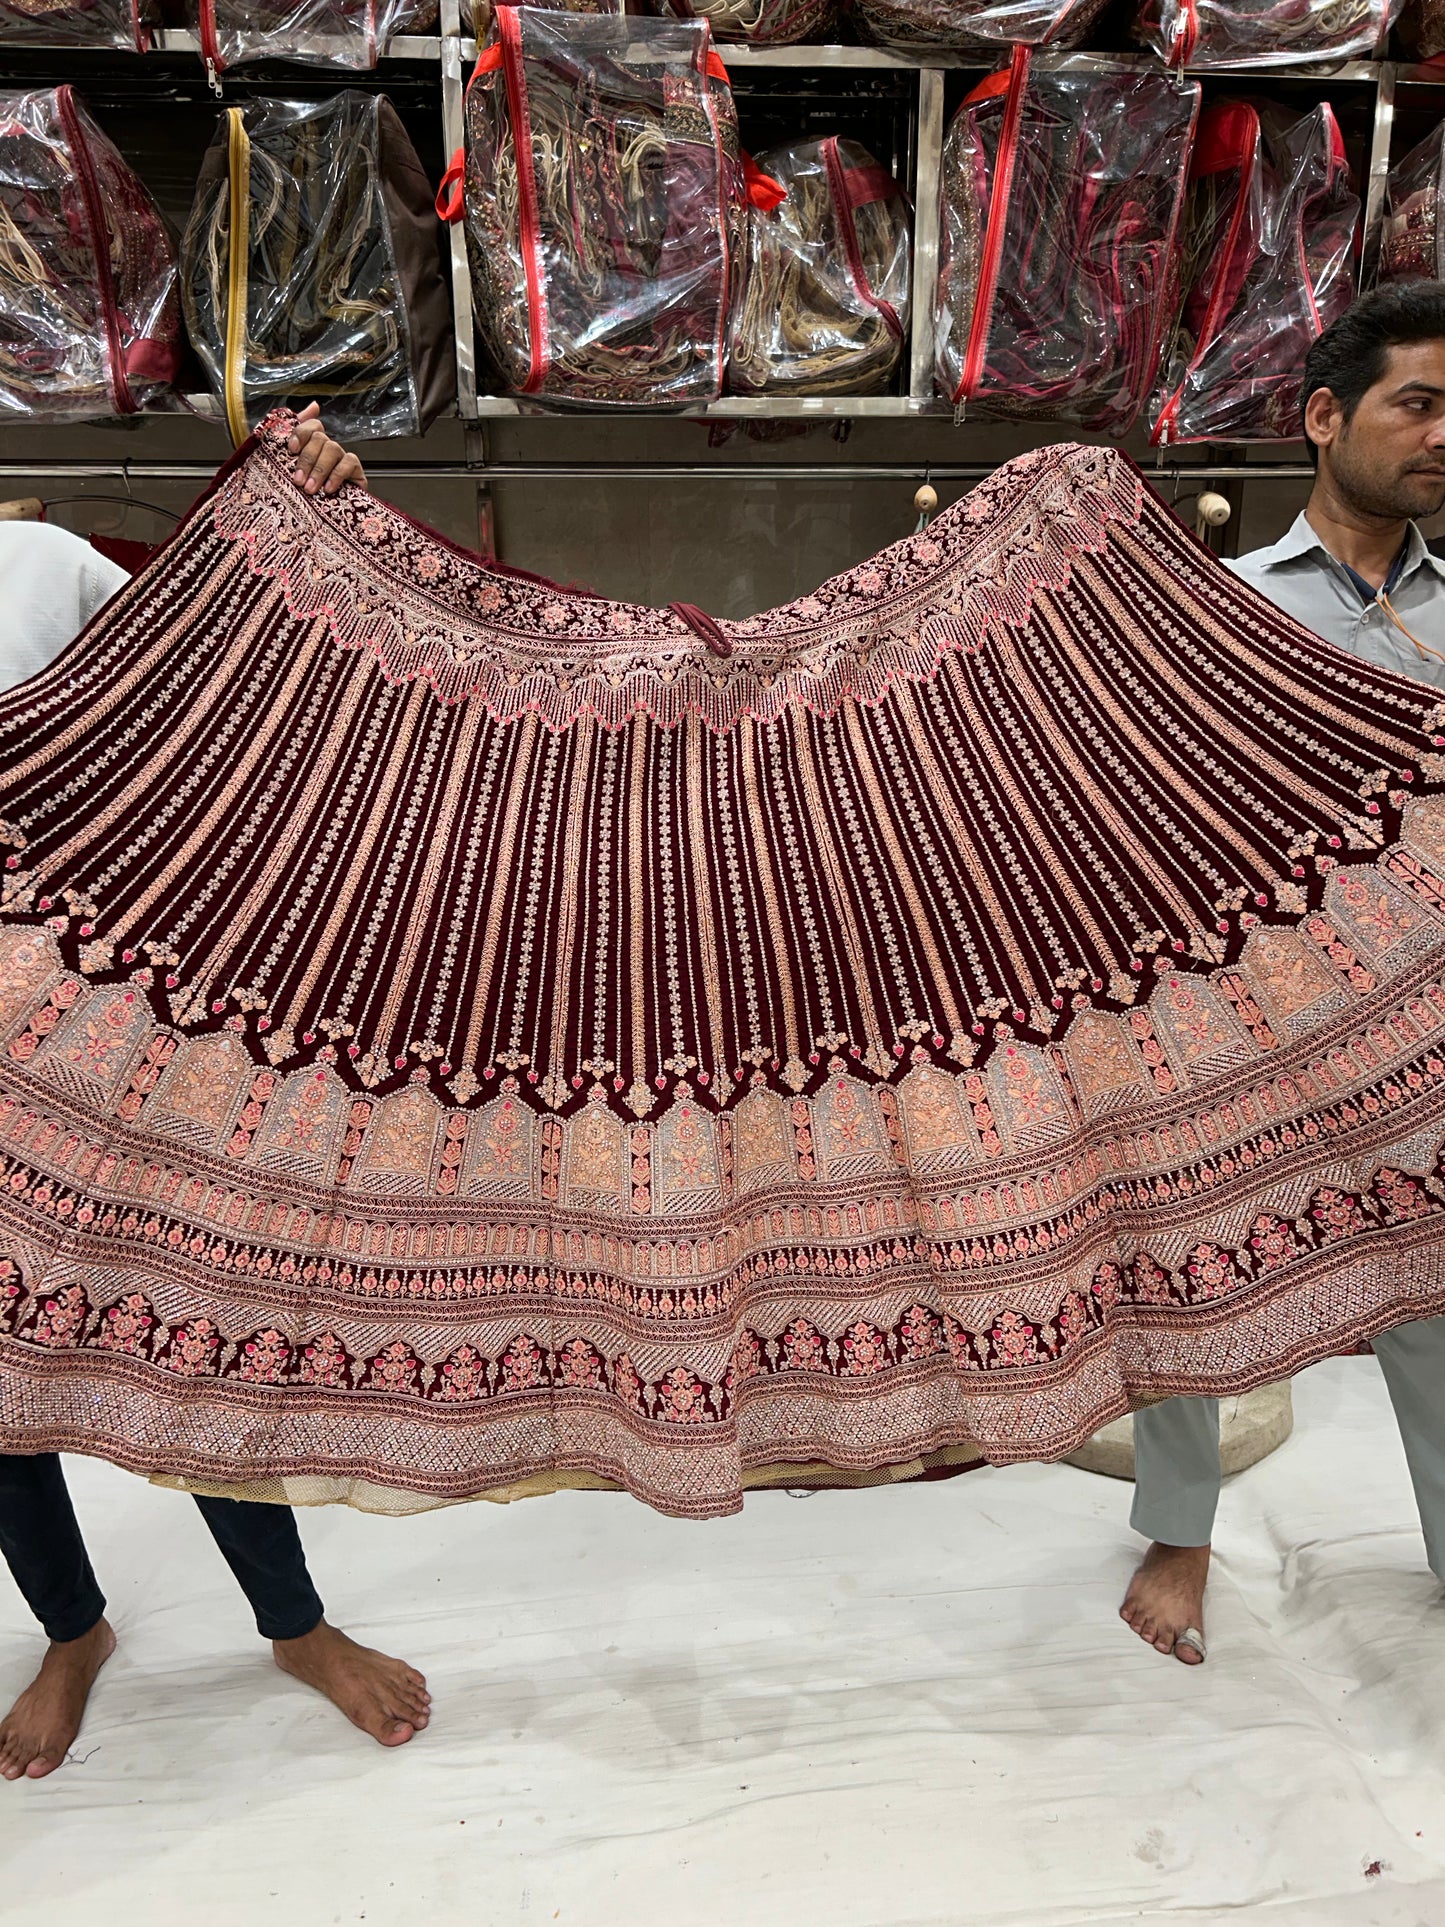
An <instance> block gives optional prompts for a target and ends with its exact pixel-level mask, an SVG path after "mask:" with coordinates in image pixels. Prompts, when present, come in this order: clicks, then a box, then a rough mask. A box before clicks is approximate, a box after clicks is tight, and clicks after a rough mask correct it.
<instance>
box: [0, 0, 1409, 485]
mask: <svg viewBox="0 0 1445 1927" xmlns="http://www.w3.org/2000/svg"><path fill="white" fill-rule="evenodd" d="M157 46H158V51H160V52H162V53H165V54H168V55H176V54H186V55H191V56H195V57H197V58H199V55H200V47H199V42H198V40H197V37H196V36H195V35H194V34H191V33H185V32H176V31H170V32H165V33H162V34H160V35H158V36H157ZM23 51H24V52H26V53H33V52H36V51H41V52H46V51H48V52H49V53H50V54H51V55H57V54H64V53H67V52H74V51H75V50H74V49H65V48H60V47H55V46H52V47H50V48H49V49H48V50H47V49H37V47H36V46H35V44H34V43H30V44H29V45H27V46H26V47H25V48H24V49H23ZM719 51H720V52H721V54H722V57H723V59H724V61H725V63H726V64H727V66H728V67H729V68H730V69H731V70H732V71H733V73H734V74H735V76H736V77H737V78H738V79H739V80H740V81H741V82H743V84H744V86H745V85H746V82H747V81H748V80H750V79H751V77H752V76H754V75H765V74H767V73H769V72H776V73H787V72H789V71H791V72H792V73H793V74H795V75H796V74H799V73H810V74H831V75H834V76H843V75H846V74H848V73H849V72H857V73H862V72H867V71H873V72H878V71H892V72H894V73H900V74H907V75H911V76H912V84H911V87H910V90H909V95H910V99H909V113H910V116H911V122H912V130H911V134H912V137H911V140H910V143H909V145H910V148H911V151H912V154H913V167H912V178H911V179H910V180H908V181H907V183H906V185H907V187H908V189H909V191H910V194H911V197H912V200H913V205H914V210H915V214H914V246H913V283H912V322H911V330H910V340H909V344H908V353H907V358H906V364H905V369H904V379H903V381H901V383H900V387H901V388H902V392H898V393H893V394H883V395H867V396H851V397H850V396H846V395H830V396H820V397H806V396H766V395H765V396H724V397H723V398H722V399H720V400H718V401H715V402H712V403H711V404H709V405H707V406H706V407H700V408H695V409H691V410H687V411H685V413H686V414H687V415H689V416H692V417H694V418H696V417H702V418H704V419H709V420H720V421H727V420H734V421H736V420H740V419H753V420H759V419H761V420H792V421H799V422H807V421H818V422H825V421H840V420H843V421H857V422H868V421H880V422H881V421H904V420H917V421H925V420H927V421H930V422H933V423H939V422H946V421H948V420H949V419H950V418H952V416H953V414H954V411H953V408H952V406H951V404H950V403H949V402H948V401H946V400H944V399H942V398H940V397H939V396H937V395H936V394H935V392H934V375H933V359H934V357H933V334H932V317H933V301H934V291H935V284H936V278H937V270H938V246H939V207H938V186H939V178H940V172H941V164H942V153H943V141H944V134H945V104H946V88H947V82H948V76H949V74H950V72H951V71H957V70H964V71H973V72H977V73H980V74H982V73H986V72H988V71H989V70H990V69H991V68H994V67H997V66H998V65H999V64H1001V63H1002V62H1003V61H1004V60H1005V59H1006V55H1007V49H1005V48H1002V47H1000V48H999V49H998V51H997V55H996V56H992V57H991V56H990V55H989V54H987V53H978V52H969V53H959V54H953V55H948V54H931V55H927V56H920V57H917V58H914V57H910V56H907V55H903V54H898V53H894V52H890V51H887V50H885V49H882V48H877V47H855V46H794V47H777V48H767V47H748V46H737V45H723V46H721V47H720V49H719ZM476 52H477V46H476V42H475V40H473V39H471V38H470V37H469V36H467V35H464V33H463V32H462V25H461V15H460V0H441V4H440V17H439V21H438V32H437V33H436V34H435V35H432V36H427V37H410V38H406V39H399V40H396V41H394V42H392V44H391V45H390V47H389V48H388V49H387V52H386V53H385V55H384V56H383V66H384V67H386V66H391V65H392V64H393V63H395V62H406V63H410V64H411V66H412V68H413V69H415V68H417V67H418V66H422V67H430V68H432V69H434V70H435V72H436V75H437V79H438V81H439V92H440V103H441V136H442V143H443V152H444V154H445V155H446V156H450V154H452V153H453V152H455V150H456V149H457V148H458V147H459V146H460V145H461V144H462V141H463V134H464V126H463V99H464V90H465V84H466V77H467V74H468V72H469V70H470V67H471V64H472V62H473V61H474V60H475V58H476ZM5 53H6V50H5V49H4V48H3V47H0V85H3V84H5V81H4V78H3V76H4V74H5V66H6V61H5ZM119 58H120V61H121V62H122V63H124V66H125V70H126V71H127V72H128V73H136V74H139V73H141V72H143V69H144V61H145V56H134V57H132V56H124V55H122V56H120V57H119ZM132 59H133V60H134V63H135V64H134V65H133V66H132V65H131V61H132ZM1154 64H1155V63H1153V62H1151V61H1150V60H1149V58H1148V57H1147V56H1144V55H1131V54H1095V53H1074V54H1044V53H1041V54H1040V55H1038V56H1037V60H1036V65H1037V66H1039V67H1041V68H1051V69H1058V70H1064V71H1071V72H1119V71H1129V70H1137V69H1140V68H1144V67H1149V66H1153V65H1154ZM110 71H111V77H112V78H114V77H115V74H116V71H117V70H116V69H111V70H110ZM317 71H319V70H312V74H313V76H314V74H315V73H316V72H317ZM249 72H250V70H248V76H249ZM1197 77H1198V78H1201V79H1204V80H1205V81H1207V82H1208V83H1209V84H1210V85H1211V86H1212V87H1215V88H1242V89H1245V90H1254V91H1258V90H1260V88H1261V87H1269V86H1271V85H1276V84H1278V83H1281V82H1287V83H1289V84H1290V85H1291V86H1293V85H1295V84H1297V83H1299V82H1310V81H1318V82H1319V83H1321V86H1322V87H1328V88H1329V89H1331V90H1334V89H1337V88H1342V87H1344V88H1351V89H1354V88H1358V89H1360V90H1362V91H1363V90H1369V94H1370V118H1369V129H1370V132H1369V144H1368V153H1367V155H1366V157H1365V167H1364V190H1365V207H1364V239H1363V282H1364V285H1369V283H1370V281H1371V280H1372V278H1373V274H1374V269H1375V263H1376V261H1377V258H1378V252H1379V241H1380V230H1381V221H1382V216H1383V212H1384V197H1385V183H1386V177H1387V175H1388V172H1389V167H1390V162H1391V158H1392V155H1391V136H1392V132H1393V129H1394V122H1395V113H1396V104H1397V101H1398V99H1399V98H1400V94H1399V90H1400V89H1401V88H1402V87H1406V88H1429V89H1433V90H1434V91H1435V92H1436V94H1438V102H1439V106H1438V111H1439V113H1440V114H1441V116H1442V117H1445V74H1442V75H1439V76H1437V75H1434V74H1432V73H1430V72H1429V71H1428V70H1422V69H1418V68H1409V67H1405V66H1402V65H1400V64H1398V63H1395V62H1392V61H1389V60H1385V59H1378V60H1352V61H1344V62H1335V63H1333V64H1328V63H1324V64H1320V65H1317V66H1312V67H1299V68H1288V69H1280V68H1268V67H1257V68H1251V69H1241V70H1235V71H1232V72H1230V73H1227V74H1219V73H1208V74H1205V73H1200V74H1198V75H1197ZM335 78H336V84H337V85H338V86H345V85H348V84H355V77H354V76H352V75H347V74H341V73H338V74H337V75H336V77H335ZM10 84H16V83H15V82H14V81H11V82H10ZM276 84H277V86H278V87H284V85H285V83H284V82H278V83H276ZM223 85H224V77H223ZM1433 109H1434V102H1433V101H1432V111H1433ZM450 266H451V274H452V287H453V295H454V308H455V323H456V348H457V372H458V412H459V414H460V416H461V418H462V421H463V424H464V425H465V427H466V429H467V459H466V461H465V462H462V463H456V462H436V463H428V462H425V461H423V462H410V463H406V462H397V463H390V464H389V463H387V462H386V460H385V459H384V458H381V459H377V460H374V461H373V462H372V464H371V466H372V467H373V469H374V470H375V472H377V473H378V474H385V473H388V472H391V471H392V470H394V471H395V473H396V474H397V475H398V476H399V477H400V476H402V475H412V474H415V475H422V474H441V473H470V474H472V475H474V476H478V477H487V476H492V477H496V478H498V479H500V478H502V477H503V476H506V477H519V476H524V475H532V474H537V475H540V474H557V475H561V474H564V473H570V474H588V473H593V474H602V473H609V474H622V473H638V474H643V473H646V474H653V475H659V476H660V475H662V474H664V473H678V474H682V473H688V474H693V475H701V474H706V473H712V474H720V475H739V474H745V475H757V476H763V477H766V476H770V475H777V476H781V475H783V474H784V473H788V474H791V475H793V476H795V477H797V476H802V475H805V474H809V473H817V474H823V473H828V474H831V475H834V476H836V475H838V474H839V473H840V472H846V473H852V472H855V471H856V472H857V473H859V474H862V473H864V472H869V473H873V474H882V473H889V472H897V473H907V472H910V470H909V468H908V465H907V464H904V463H897V464H890V465H878V464H874V465H871V466H869V467H868V468H866V469H865V468H862V467H858V465H856V464H853V463H851V462H848V461H846V460H845V461H839V462H831V463H829V464H827V465H826V467H825V466H823V465H816V466H812V465H808V464H797V463H792V464H788V463H778V462H774V461H767V462H761V461H760V462H758V463H756V464H749V465H748V466H747V467H746V468H741V467H738V466H736V465H728V464H721V463H686V464H676V463H668V462H666V461H663V462H661V463H654V462H649V461H647V460H645V459H639V460H638V461H636V462H623V463H612V464H605V465H601V466H596V465H589V464H585V463H584V464H579V465H576V466H575V467H571V468H569V467H567V466H566V465H560V464H558V463H556V462H549V461H538V462H535V463H533V462H530V461H528V460H527V459H525V458H521V459H517V458H513V459H509V460H506V461H504V462H493V461H491V460H489V459H488V447H487V444H488V436H487V426H488V424H495V425H497V426H500V425H501V424H503V423H504V422H507V421H513V422H522V421H525V420H527V419H536V418H540V417H545V416H547V415H548V414H549V411H548V410H547V409H546V408H545V407H543V406H542V405H541V404H538V403H535V402H531V401H528V400H525V399H517V398H515V397H513V396H508V395H501V394H495V393H489V392H487V391H486V389H485V387H484V385H483V383H484V380H485V370H484V368H483V367H482V365H481V360H480V357H479V354H478V344H477V330H476V327H475V324H474V317H473V308H472V285H471V274H470V269H469V265H468V261H467V248H466V237H465V234H464V231H463V228H462V226H461V224H460V223H458V224H456V225H454V226H453V227H452V228H451V230H450ZM591 418H592V419H594V420H595V419H597V416H596V415H593V416H592V417H591ZM676 418H677V411H675V410H668V411H658V413H657V414H656V415H652V414H648V413H644V412H641V411H629V419H632V420H640V421H649V420H658V419H676ZM554 419H555V417H554ZM574 419H577V418H574ZM970 426H971V425H970V424H964V425H963V426H962V427H961V428H960V429H959V430H958V440H957V444H956V445H957V449H958V456H957V459H956V460H950V461H947V462H940V461H938V460H937V459H935V460H933V461H932V463H931V464H929V466H930V467H931V470H932V472H933V473H934V474H935V475H936V476H937V477H938V478H939V479H945V478H946V477H949V476H956V477H957V478H958V479H964V478H966V477H969V476H972V475H975V474H979V473H984V472H987V464H986V463H982V464H981V463H979V462H978V460H977V456H976V454H975V455H974V458H973V459H972V460H970V452H971V451H970V447H969V441H970V438H969V432H968V431H969V427H970ZM1036 426H1037V431H1038V432H1037V437H1036V438H1037V439H1038V440H1041V441H1042V440H1050V439H1056V438H1057V434H1058V432H1059V431H1058V430H1055V429H1053V428H1052V426H1051V425H1050V424H1047V423H1040V424H1037V425H1036ZM930 445H931V447H932V448H933V450H934V452H935V455H936V454H937V444H936V441H933V442H931V444H930ZM975 447H976V444H975ZM3 453H4V450H3V441H0V455H3ZM378 453H379V451H378ZM1257 453H1258V459H1255V458H1253V457H1251V458H1249V459H1248V460H1246V459H1245V458H1244V455H1243V451H1241V450H1238V449H1231V448H1219V449H1190V450H1188V451H1183V454H1184V460H1183V462H1182V463H1180V462H1178V461H1177V460H1171V461H1170V462H1169V464H1168V466H1167V467H1166V466H1165V463H1164V459H1163V456H1162V453H1161V457H1160V468H1161V469H1163V471H1164V472H1165V473H1166V474H1167V473H1172V472H1176V471H1178V470H1180V469H1187V471H1188V473H1189V474H1191V475H1195V476H1205V475H1213V476H1218V477H1230V478H1242V477H1244V476H1251V477H1253V476H1258V477H1260V478H1261V479H1263V478H1266V477H1269V476H1271V475H1273V476H1277V477H1278V478H1279V479H1286V478H1293V477H1296V476H1298V475H1299V474H1301V473H1302V472H1303V471H1302V469H1301V465H1300V461H1299V454H1298V450H1297V449H1293V448H1284V447H1282V448H1281V450H1280V458H1279V459H1278V460H1271V459H1270V457H1269V455H1268V453H1267V452H1266V451H1258V452H1257ZM125 466H126V468H127V471H128V472H129V473H133V474H136V475H140V474H145V473H147V472H151V471H152V470H153V471H154V472H155V473H157V474H160V473H162V471H164V472H167V473H171V474H175V475H179V474H181V473H183V472H186V473H189V472H192V471H193V470H194V471H195V472H200V470H201V468H202V467H203V465H202V464H191V463H186V462H184V461H182V462H163V463H154V464H152V463H147V462H146V461H145V460H144V459H143V458H142V459H141V460H139V461H133V462H130V463H127V464H126V465H125ZM116 467H117V465H116V464H115V463H114V462H104V461H97V462H95V463H94V464H89V463H86V462H83V461H70V462H66V463H64V464H59V465H54V467H53V469H51V470H45V469H42V468H39V467H37V466H36V465H35V464H32V463H27V462H24V461H11V460H4V459H0V475H6V474H22V473H23V474H38V473H42V472H54V473H56V474H59V473H61V472H62V471H63V472H64V473H65V474H66V475H68V476H72V477H74V476H78V475H81V474H84V473H92V474H101V473H114V472H116ZM922 468H923V464H922V463H921V462H920V463H919V464H918V467H917V470H916V471H912V472H920V473H921V472H922Z"/></svg>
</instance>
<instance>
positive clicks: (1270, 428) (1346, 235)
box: [1151, 100, 1360, 444]
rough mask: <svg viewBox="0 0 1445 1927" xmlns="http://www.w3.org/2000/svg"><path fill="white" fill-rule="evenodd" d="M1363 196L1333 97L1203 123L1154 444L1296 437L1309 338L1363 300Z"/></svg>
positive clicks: (1216, 115) (1221, 110)
mask: <svg viewBox="0 0 1445 1927" xmlns="http://www.w3.org/2000/svg"><path fill="white" fill-rule="evenodd" d="M1359 214H1360V203H1359V199H1358V197H1357V196H1356V195H1355V193H1354V192H1353V190H1352V189H1351V186H1350V169H1349V162H1348V161H1347V160H1346V158H1345V144H1344V139H1343V137H1342V136H1341V133H1340V127H1339V122H1338V121H1337V120H1336V119H1335V116H1334V112H1333V110H1332V109H1331V108H1330V107H1329V105H1328V104H1327V103H1322V104H1321V105H1320V106H1318V107H1316V108H1315V109H1314V110H1313V112H1311V113H1308V114H1305V115H1304V116H1303V117H1302V118H1300V119H1298V120H1294V121H1291V120H1289V119H1288V118H1287V116H1286V115H1285V114H1284V113H1283V112H1282V111H1280V110H1271V109H1268V108H1266V109H1264V110H1263V111H1260V110H1259V109H1257V108H1255V107H1253V106H1251V105H1250V104H1249V103H1248V102H1245V101H1235V100H1231V101H1221V102H1220V103H1219V104H1218V105H1217V106H1213V107H1210V108H1209V109H1208V110H1207V111H1206V113H1205V114H1204V115H1203V117H1202V118H1201V120H1200V124H1199V137H1198V139H1197V140H1196V142H1195V145H1194V159H1193V162H1192V164H1191V167H1190V183H1189V198H1188V203H1187V206H1186V211H1185V219H1184V243H1183V252H1182V266H1181V283H1182V288H1183V302H1182V304H1181V308H1180V313H1179V321H1178V325H1177V327H1176V330H1175V336H1174V341H1173V344H1172V347H1171V351H1170V354H1169V357H1168V366H1167V370H1166V373H1165V377H1164V383H1163V386H1162V388H1161V391H1160V394H1159V396H1158V397H1157V398H1156V403H1155V408H1154V420H1153V425H1152V430H1151V440H1152V441H1154V442H1155V443H1156V444H1157V443H1164V442H1207V441H1229V442H1268V441H1288V440H1291V439H1292V438H1294V437H1297V436H1298V435H1299V434H1300V432H1301V429H1300V420H1299V392H1300V381H1301V377H1302V376H1303V373H1304V358H1305V354H1306V352H1307V351H1308V349H1309V346H1310V343H1311V342H1312V341H1314V340H1315V339H1316V338H1317V337H1318V336H1319V335H1320V333H1321V332H1322V331H1323V330H1324V329H1325V328H1327V327H1329V325H1330V323H1331V322H1332V321H1335V320H1336V319H1338V317H1339V316H1340V315H1342V314H1343V313H1344V311H1345V309H1346V308H1347V307H1348V306H1349V305H1350V302H1351V301H1352V300H1353V299H1354V293H1355V281H1354V250H1355V230H1356V227H1357V225H1358V222H1359Z"/></svg>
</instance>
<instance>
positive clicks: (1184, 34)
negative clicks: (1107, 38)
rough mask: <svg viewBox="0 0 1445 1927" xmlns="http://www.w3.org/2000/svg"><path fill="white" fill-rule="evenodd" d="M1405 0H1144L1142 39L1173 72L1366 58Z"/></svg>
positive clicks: (1140, 25) (1140, 20)
mask: <svg viewBox="0 0 1445 1927" xmlns="http://www.w3.org/2000/svg"><path fill="white" fill-rule="evenodd" d="M1399 11H1400V0H1325V3H1324V4H1322V0H1143V4H1142V6H1141V8H1140V12H1139V17H1138V29H1137V31H1138V37H1139V39H1140V41H1141V42H1142V43H1143V45H1144V46H1146V47H1148V48H1149V49H1150V50H1151V52H1153V53H1156V54H1158V56H1159V58H1160V59H1161V60H1162V61H1163V62H1164V63H1165V65H1166V66H1168V67H1174V68H1178V67H1193V68H1197V69H1199V70H1201V71H1205V72H1210V73H1227V72H1228V71H1229V70H1230V69H1231V68H1237V67H1251V68H1252V67H1280V68H1287V67H1308V66H1313V65H1315V64H1316V63H1317V62H1320V61H1334V60H1368V59H1369V58H1370V56H1371V55H1372V54H1373V53H1374V52H1375V50H1376V48H1377V47H1380V46H1383V44H1384V41H1385V38H1386V36H1387V35H1388V33H1389V31H1390V28H1391V26H1392V25H1393V24H1394V21H1395V17H1396V15H1397V14H1398V13H1399Z"/></svg>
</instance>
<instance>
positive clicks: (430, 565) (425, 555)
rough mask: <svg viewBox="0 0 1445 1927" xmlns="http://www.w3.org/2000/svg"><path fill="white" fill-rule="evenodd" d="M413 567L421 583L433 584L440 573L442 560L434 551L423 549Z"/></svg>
mask: <svg viewBox="0 0 1445 1927" xmlns="http://www.w3.org/2000/svg"><path fill="white" fill-rule="evenodd" d="M415 567H416V572H417V574H418V576H419V577H420V578H421V580H422V581H423V582H435V581H436V579H437V577H438V576H439V575H440V574H441V572H442V559H441V557H440V556H439V555H438V554H437V552H436V550H435V549H423V551H422V553H421V554H420V555H419V556H418V557H417V559H416V564H415Z"/></svg>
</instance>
